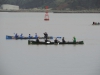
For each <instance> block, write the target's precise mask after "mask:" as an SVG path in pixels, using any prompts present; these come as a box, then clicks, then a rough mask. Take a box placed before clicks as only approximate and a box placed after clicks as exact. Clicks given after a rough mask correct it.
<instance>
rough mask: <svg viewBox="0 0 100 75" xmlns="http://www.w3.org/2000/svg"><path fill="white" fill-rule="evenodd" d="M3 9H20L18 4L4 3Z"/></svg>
mask: <svg viewBox="0 0 100 75" xmlns="http://www.w3.org/2000/svg"><path fill="white" fill-rule="evenodd" d="M1 8H2V9H3V10H19V6H17V5H10V4H3V5H1Z"/></svg>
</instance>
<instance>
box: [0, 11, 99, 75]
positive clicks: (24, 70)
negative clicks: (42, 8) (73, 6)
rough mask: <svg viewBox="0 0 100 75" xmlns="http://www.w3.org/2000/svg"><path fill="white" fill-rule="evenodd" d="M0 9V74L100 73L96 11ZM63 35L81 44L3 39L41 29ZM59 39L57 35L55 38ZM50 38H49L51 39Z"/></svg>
mask: <svg viewBox="0 0 100 75" xmlns="http://www.w3.org/2000/svg"><path fill="white" fill-rule="evenodd" d="M44 15H45V13H24V12H21V13H15V12H14V13H13V12H12V13H7V12H1V13H0V36H1V38H0V75H100V26H99V25H97V26H93V25H92V22H93V21H96V22H100V14H99V13H96V14H94V13H92V14H91V13H84V14H82V13H81V14H80V13H78V14H73V13H64V14H60V13H59V14H57V13H49V16H50V21H44ZM45 31H46V32H48V34H49V36H54V37H56V36H61V37H62V36H64V37H65V39H66V41H72V38H73V36H75V37H76V38H77V41H81V40H83V41H84V45H56V46H55V45H47V46H46V45H28V41H27V40H6V39H5V37H6V35H14V33H18V34H19V35H20V34H21V33H23V35H24V36H28V34H29V33H30V34H31V35H33V36H34V34H35V33H38V35H39V36H43V32H45ZM58 40H60V41H61V39H58ZM51 41H53V40H51Z"/></svg>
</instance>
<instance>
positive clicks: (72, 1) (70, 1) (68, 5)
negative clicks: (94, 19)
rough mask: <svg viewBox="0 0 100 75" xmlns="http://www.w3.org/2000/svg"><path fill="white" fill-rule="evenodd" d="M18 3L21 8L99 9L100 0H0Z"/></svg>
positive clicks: (2, 2) (1, 0)
mask: <svg viewBox="0 0 100 75" xmlns="http://www.w3.org/2000/svg"><path fill="white" fill-rule="evenodd" d="M2 4H12V5H18V6H19V7H20V8H21V9H33V8H45V6H48V7H49V8H52V9H54V10H98V9H99V10H100V0H0V5H2Z"/></svg>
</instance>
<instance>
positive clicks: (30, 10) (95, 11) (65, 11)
mask: <svg viewBox="0 0 100 75" xmlns="http://www.w3.org/2000/svg"><path fill="white" fill-rule="evenodd" d="M45 11H46V10H32V9H20V10H0V12H45ZM48 12H52V13H100V10H72V11H69V10H68V11H67V10H48Z"/></svg>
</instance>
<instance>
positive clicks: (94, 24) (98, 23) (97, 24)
mask: <svg viewBox="0 0 100 75" xmlns="http://www.w3.org/2000/svg"><path fill="white" fill-rule="evenodd" d="M92 25H100V23H96V24H92Z"/></svg>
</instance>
